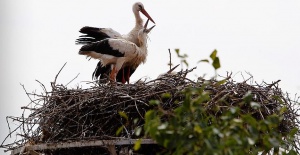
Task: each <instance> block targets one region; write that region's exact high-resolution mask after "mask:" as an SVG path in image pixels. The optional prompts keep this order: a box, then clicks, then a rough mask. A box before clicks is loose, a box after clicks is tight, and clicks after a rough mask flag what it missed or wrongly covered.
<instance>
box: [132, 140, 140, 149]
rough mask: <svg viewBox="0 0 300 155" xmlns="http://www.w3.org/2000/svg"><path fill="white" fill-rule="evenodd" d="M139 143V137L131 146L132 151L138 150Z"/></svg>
mask: <svg viewBox="0 0 300 155" xmlns="http://www.w3.org/2000/svg"><path fill="white" fill-rule="evenodd" d="M141 143H142V140H141V139H138V140H137V141H135V143H134V146H133V150H134V151H137V150H139V149H140V148H141Z"/></svg>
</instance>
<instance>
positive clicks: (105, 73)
mask: <svg viewBox="0 0 300 155" xmlns="http://www.w3.org/2000/svg"><path fill="white" fill-rule="evenodd" d="M110 70H111V67H110V65H106V66H103V65H102V63H101V61H99V62H98V64H97V66H96V68H95V71H94V72H93V75H92V78H93V79H98V78H99V77H100V78H99V79H107V80H108V79H109V78H108V77H109V73H110Z"/></svg>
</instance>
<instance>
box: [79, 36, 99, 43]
mask: <svg viewBox="0 0 300 155" xmlns="http://www.w3.org/2000/svg"><path fill="white" fill-rule="evenodd" d="M96 41H98V39H96V38H93V37H90V36H89V35H82V36H79V38H78V39H76V41H75V44H77V45H78V44H83V45H86V44H91V43H94V42H96Z"/></svg>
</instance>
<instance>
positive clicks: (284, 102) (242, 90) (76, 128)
mask: <svg viewBox="0 0 300 155" xmlns="http://www.w3.org/2000/svg"><path fill="white" fill-rule="evenodd" d="M192 71H193V69H191V70H185V71H181V72H178V73H176V74H165V75H163V76H160V77H159V78H157V79H155V80H152V81H138V82H136V83H133V84H115V85H112V84H101V83H98V82H97V81H95V82H91V84H92V86H91V87H90V88H88V89H82V88H76V89H68V88H67V87H66V86H64V85H56V84H55V82H54V83H52V91H51V92H48V91H46V89H45V92H44V93H42V94H31V93H27V92H26V93H27V94H28V96H34V97H35V98H37V99H35V100H31V102H30V104H29V105H28V106H26V107H22V109H24V110H25V111H29V112H30V114H29V115H28V117H24V115H22V116H21V117H8V118H10V119H12V120H13V121H15V122H16V121H17V122H19V123H20V125H19V126H18V127H17V128H16V129H14V130H12V131H11V129H10V131H11V133H10V134H9V136H11V135H12V134H13V133H14V132H16V131H18V132H19V133H18V134H17V136H18V137H19V138H18V140H16V141H15V142H13V143H11V144H4V143H5V140H4V142H3V143H2V144H1V147H2V148H6V149H7V150H13V149H15V148H18V147H20V146H23V145H25V144H28V143H30V144H41V143H57V142H72V141H84V140H103V139H105V140H110V139H120V138H127V139H133V138H141V137H144V135H138V136H137V135H136V134H135V129H136V128H137V127H142V126H143V124H144V115H145V113H146V112H147V111H148V110H151V109H153V108H155V106H152V105H151V104H149V102H150V101H151V100H158V101H160V103H161V107H162V108H163V109H164V110H165V111H172V110H174V109H175V108H176V107H178V106H180V105H181V101H182V100H183V97H184V96H183V94H182V91H183V90H185V89H186V88H190V87H202V86H203V85H204V84H205V91H207V92H209V94H210V97H211V100H210V101H209V102H208V103H207V112H208V113H213V114H215V115H217V114H216V112H215V111H214V110H213V109H212V108H211V107H213V105H219V107H220V109H219V113H222V112H223V111H226V110H228V108H230V107H232V106H240V108H241V111H242V112H243V113H248V114H251V115H252V116H254V117H255V118H257V119H259V120H260V119H264V118H265V117H267V116H269V115H272V114H277V113H279V109H280V108H281V107H283V106H285V107H286V108H287V111H286V112H285V113H284V118H283V121H281V124H280V132H289V131H290V130H291V129H292V128H294V127H297V128H298V124H299V122H298V119H297V116H298V114H297V110H296V108H295V102H296V101H295V100H294V101H293V100H291V99H290V98H289V96H286V94H284V93H283V92H282V91H281V89H280V88H279V87H278V82H279V81H276V82H273V83H271V84H267V83H262V84H257V83H255V84H249V81H251V80H253V79H252V77H251V78H250V79H247V80H245V81H243V82H235V81H234V80H233V79H232V78H231V75H230V74H228V75H227V76H226V77H224V78H225V79H226V81H225V82H224V83H222V84H220V82H219V81H217V80H214V79H211V80H205V79H203V78H198V79H197V81H193V80H191V79H188V78H187V74H188V73H190V72H192ZM55 81H56V80H55ZM42 86H43V85H42ZM43 87H44V86H43ZM249 92H251V94H252V95H253V98H252V101H254V102H256V103H258V104H260V106H261V108H259V109H253V108H251V107H250V105H240V104H239V103H240V102H242V101H243V99H244V96H245V94H247V93H249ZM165 93H168V94H170V96H171V97H170V98H164V97H162V96H163V94H165ZM275 96H276V97H275ZM31 98H32V97H31ZM175 102H177V104H175ZM228 103H229V104H228ZM122 114H126V116H124V115H122ZM120 127H122V129H123V130H121V132H119V134H118V135H117V134H116V131H117V130H118V129H120Z"/></svg>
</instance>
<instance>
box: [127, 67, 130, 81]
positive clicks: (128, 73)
mask: <svg viewBox="0 0 300 155" xmlns="http://www.w3.org/2000/svg"><path fill="white" fill-rule="evenodd" d="M129 78H130V67H128V72H127V75H126V81H127V84H129Z"/></svg>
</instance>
